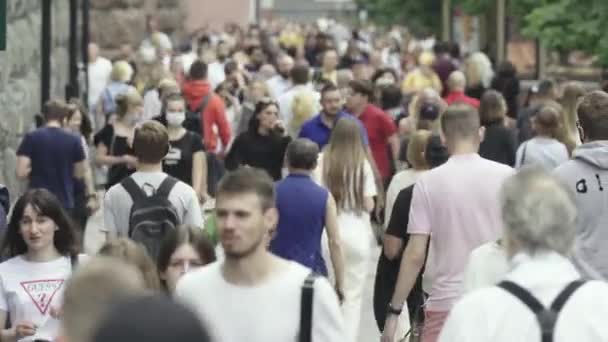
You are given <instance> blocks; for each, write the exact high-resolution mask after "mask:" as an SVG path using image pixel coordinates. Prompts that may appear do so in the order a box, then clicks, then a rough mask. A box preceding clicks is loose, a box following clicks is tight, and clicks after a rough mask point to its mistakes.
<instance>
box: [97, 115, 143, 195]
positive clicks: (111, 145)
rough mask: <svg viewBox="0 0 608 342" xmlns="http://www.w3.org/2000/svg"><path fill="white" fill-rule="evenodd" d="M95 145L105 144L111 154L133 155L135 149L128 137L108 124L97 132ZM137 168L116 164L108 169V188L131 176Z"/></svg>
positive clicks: (118, 155)
mask: <svg viewBox="0 0 608 342" xmlns="http://www.w3.org/2000/svg"><path fill="white" fill-rule="evenodd" d="M94 141H95V146H98V145H99V144H104V145H105V146H106V147H107V149H108V155H110V156H117V157H120V156H124V155H125V154H129V155H133V154H134V153H133V149H132V148H131V146H129V142H128V140H127V137H121V136H117V135H115V134H114V126H112V125H110V124H108V125H105V127H104V128H102V129H101V131H99V132H98V133H97V134H95V139H94ZM133 172H135V169H129V168H128V167H127V165H126V164H114V165H112V166H111V167H110V169H109V170H108V181H107V183H106V189H109V188H111V187H112V186H113V185H115V184H118V183H120V181H122V180H123V179H125V178H126V177H129V176H130V175H131V174H132V173H133Z"/></svg>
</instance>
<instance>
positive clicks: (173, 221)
mask: <svg viewBox="0 0 608 342" xmlns="http://www.w3.org/2000/svg"><path fill="white" fill-rule="evenodd" d="M177 182H178V180H177V179H175V178H173V177H171V176H167V178H165V179H164V180H163V181H162V183H161V184H160V186H159V187H158V189H156V191H155V192H154V194H152V195H151V196H148V195H147V194H146V193H145V192H144V190H143V189H142V188H140V187H139V186H138V185H137V183H135V181H134V180H133V178H131V177H127V178H125V179H123V181H122V182H120V184H121V185H122V186H123V188H125V190H126V191H127V192H128V193H129V195H130V196H131V199H132V200H133V206H132V207H131V213H130V214H129V238H131V239H132V240H133V241H135V242H139V243H141V244H142V245H144V247H145V248H146V250H147V251H148V253H149V254H150V256H151V257H152V258H153V260H156V257H157V256H158V251H159V249H160V244H161V242H162V240H163V239H164V238H165V236H166V235H167V234H168V233H169V232H170V231H171V230H173V229H175V228H176V227H177V226H178V225H179V224H180V223H181V220H180V218H179V215H178V214H177V210H176V209H175V207H174V206H173V204H172V203H171V202H170V201H169V193H170V192H171V190H172V189H173V187H174V186H175V184H177Z"/></svg>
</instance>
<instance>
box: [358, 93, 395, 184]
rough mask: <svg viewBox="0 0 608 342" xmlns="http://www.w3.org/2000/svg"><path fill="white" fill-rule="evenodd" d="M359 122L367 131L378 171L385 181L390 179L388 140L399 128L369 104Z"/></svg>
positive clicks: (378, 109)
mask: <svg viewBox="0 0 608 342" xmlns="http://www.w3.org/2000/svg"><path fill="white" fill-rule="evenodd" d="M359 120H361V122H362V123H363V126H364V127H365V129H366V130H367V136H368V138H369V147H370V149H371V150H372V155H373V156H374V160H375V161H376V166H378V171H380V175H381V176H382V178H383V179H388V178H389V177H390V175H391V163H390V159H389V156H390V148H389V143H388V138H390V137H391V136H392V135H393V134H395V133H397V126H395V123H394V122H393V119H392V118H391V117H390V116H389V115H388V114H386V113H385V112H384V111H383V110H382V109H380V108H378V107H376V106H374V105H372V104H368V105H367V106H366V107H365V109H364V110H363V112H362V113H361V115H359Z"/></svg>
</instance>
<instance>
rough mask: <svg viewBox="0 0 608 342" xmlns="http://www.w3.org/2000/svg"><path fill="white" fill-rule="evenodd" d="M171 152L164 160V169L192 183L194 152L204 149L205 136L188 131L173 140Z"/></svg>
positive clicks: (185, 181) (183, 180) (187, 182)
mask: <svg viewBox="0 0 608 342" xmlns="http://www.w3.org/2000/svg"><path fill="white" fill-rule="evenodd" d="M170 143H171V148H170V149H169V153H167V156H166V157H165V159H164V160H163V171H165V172H166V173H167V174H169V175H171V176H173V177H175V178H177V179H179V180H181V181H182V182H184V183H186V184H189V185H192V163H193V157H194V154H195V153H197V152H202V151H204V150H205V149H204V147H203V138H201V136H200V135H198V134H196V133H194V132H190V131H186V134H184V135H183V136H182V137H181V138H179V139H178V140H171V141H170Z"/></svg>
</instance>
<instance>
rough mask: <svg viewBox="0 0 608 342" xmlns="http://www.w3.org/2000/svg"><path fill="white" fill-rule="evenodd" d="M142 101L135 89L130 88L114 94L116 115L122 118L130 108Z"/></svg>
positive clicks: (139, 104)
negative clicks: (116, 94)
mask: <svg viewBox="0 0 608 342" xmlns="http://www.w3.org/2000/svg"><path fill="white" fill-rule="evenodd" d="M143 103H144V100H143V99H142V98H141V95H139V93H138V92H137V91H136V90H135V89H130V90H129V91H127V92H126V93H124V94H119V95H118V96H116V115H118V117H119V118H122V117H124V116H125V115H127V113H129V110H130V109H131V108H133V107H135V106H141V105H143Z"/></svg>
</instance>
